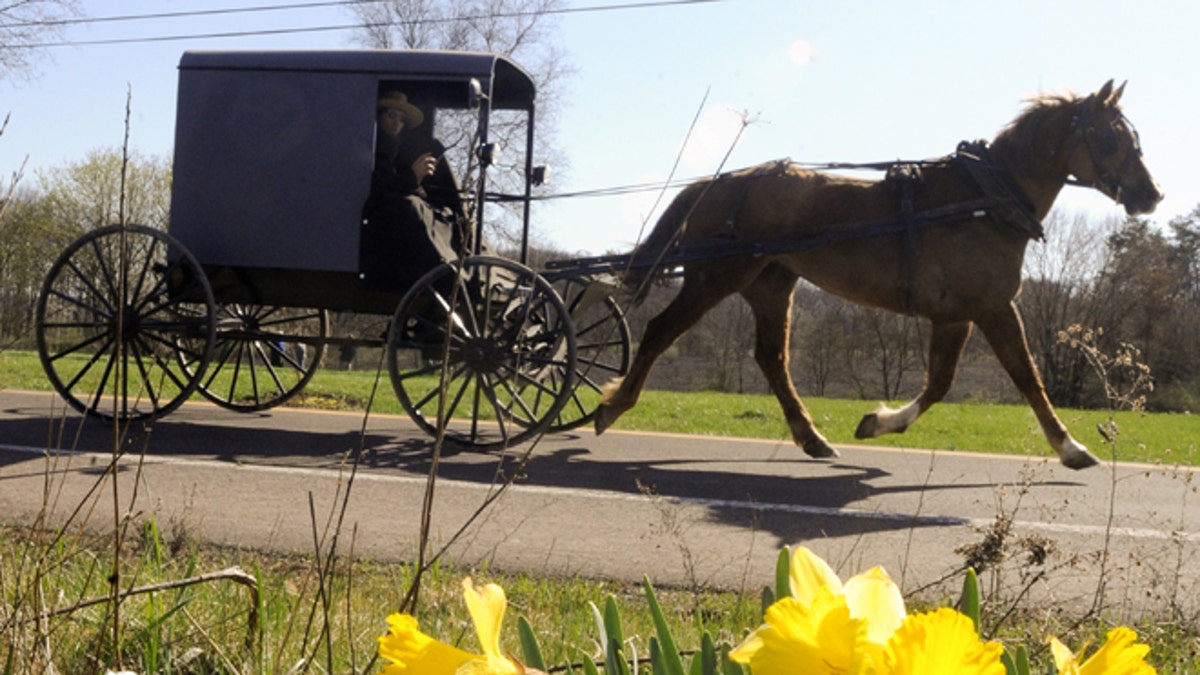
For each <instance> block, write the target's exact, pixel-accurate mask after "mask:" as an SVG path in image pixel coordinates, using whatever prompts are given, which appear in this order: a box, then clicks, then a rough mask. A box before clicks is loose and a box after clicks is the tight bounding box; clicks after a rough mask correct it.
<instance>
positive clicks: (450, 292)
mask: <svg viewBox="0 0 1200 675" xmlns="http://www.w3.org/2000/svg"><path fill="white" fill-rule="evenodd" d="M389 91H402V92H404V95H405V96H406V97H407V99H408V101H409V102H410V103H411V104H412V105H415V106H418V109H419V110H421V111H422V112H423V121H424V124H422V125H421V128H420V129H419V130H418V131H419V132H420V133H424V134H426V135H428V136H431V138H436V139H440V140H441V145H440V146H439V147H440V148H441V149H442V150H443V151H444V152H445V154H443V155H442V156H440V157H437V158H435V160H436V163H437V168H436V172H435V175H437V176H439V177H440V179H441V181H442V184H443V185H452V186H453V190H452V192H453V193H454V194H451V195H449V196H448V197H446V199H448V200H449V202H450V203H451V204H452V206H453V208H451V209H446V213H447V214H448V217H447V218H442V219H441V220H443V221H448V222H440V223H439V226H441V227H450V228H453V229H455V232H454V236H453V237H448V238H446V239H447V241H449V240H450V239H453V242H452V246H450V247H447V246H446V245H445V242H441V243H442V245H440V246H439V245H437V244H438V243H439V242H437V241H433V239H436V237H434V236H433V235H432V234H431V233H430V232H426V231H425V230H423V229H421V228H419V227H418V228H413V229H411V230H406V231H405V233H404V234H403V235H402V236H399V237H397V236H396V233H395V232H394V231H386V230H385V229H384V228H387V227H392V228H394V226H395V224H394V223H382V222H372V221H371V220H370V219H369V218H365V217H364V205H365V204H366V203H367V200H368V198H369V197H370V191H371V189H372V187H371V186H372V173H373V169H374V168H375V163H376V154H377V149H376V146H377V138H376V137H377V134H378V133H379V132H378V131H377V129H376V115H375V113H376V110H377V105H378V103H379V101H381V96H384V95H385V93H386V92H389ZM535 93H536V92H535V87H534V84H533V81H532V79H531V78H530V76H529V75H528V74H527V73H526V72H525V71H523V70H522V69H521V68H520V67H519V66H517V65H516V64H515V63H513V62H512V61H510V60H508V59H506V58H504V57H501V56H497V55H494V54H481V53H461V52H456V53H450V52H423V51H382V50H381V51H369V50H368V51H351V50H347V51H325V52H321V51H317V52H282V51H281V52H188V53H185V54H184V55H183V57H182V59H181V62H180V77H179V93H178V113H177V120H176V135H175V151H174V172H173V188H172V196H171V213H170V226H169V232H166V231H162V230H159V229H154V228H150V227H145V226H139V225H114V226H111V227H107V228H104V229H99V230H95V231H92V232H89V233H87V234H86V235H84V236H83V237H81V238H80V239H78V240H77V241H75V242H74V243H72V244H71V245H70V246H69V247H68V248H67V249H66V250H65V251H64V252H63V253H62V255H61V256H60V257H59V258H58V260H57V261H56V262H55V263H54V265H53V267H52V268H51V270H50V272H49V274H48V276H47V278H46V280H45V283H44V286H43V290H42V293H41V296H40V299H39V302H38V307H37V341H38V348H39V352H40V357H41V360H42V363H43V365H44V367H45V370H46V372H47V374H48V376H49V378H50V381H51V382H52V383H53V385H54V387H55V388H56V389H57V390H58V392H59V393H60V394H61V395H62V396H63V397H64V398H65V399H66V400H67V401H68V402H69V403H70V404H71V405H72V406H73V407H75V408H76V409H78V410H80V411H83V412H86V413H88V414H90V415H94V416H98V417H101V418H106V419H112V418H117V419H120V420H126V421H134V420H149V419H153V418H158V417H161V416H163V415H165V414H167V413H169V412H171V411H172V410H174V409H176V408H177V407H178V406H179V405H181V404H182V403H183V402H184V401H185V400H187V399H188V398H190V397H192V396H193V395H194V394H195V393H197V392H198V393H199V394H201V395H203V397H204V398H207V399H208V400H210V401H212V402H214V403H216V404H217V405H220V406H222V407H225V408H228V409H231V410H236V411H243V412H250V411H259V410H263V409H266V408H270V407H272V406H276V405H279V404H282V403H284V402H285V401H287V400H289V399H290V398H292V397H293V396H295V395H296V394H297V393H299V392H300V391H301V390H302V389H303V388H304V387H305V385H306V384H307V383H308V382H309V380H310V379H311V378H312V377H313V375H314V373H316V371H317V369H318V368H319V367H320V365H321V364H322V359H323V357H324V356H325V354H326V351H327V349H329V348H331V347H335V348H339V349H354V348H357V347H362V346H378V347H382V349H383V355H384V357H385V358H386V363H387V369H388V372H389V375H390V379H391V383H392V385H393V387H394V389H395V391H396V394H397V396H398V397H399V399H400V402H401V403H402V405H403V407H404V408H405V410H407V412H408V413H409V414H410V415H411V416H412V418H413V419H414V420H415V421H416V422H417V423H418V424H419V425H420V426H421V427H423V428H424V429H426V430H427V431H429V432H430V433H434V434H436V433H439V432H442V431H443V430H444V431H445V432H446V433H448V434H449V436H450V437H451V438H453V439H455V440H458V441H461V442H465V443H468V444H473V445H496V444H510V443H516V442H520V441H521V440H523V439H526V438H528V437H530V436H531V435H533V434H537V433H542V432H544V431H546V430H562V429H567V428H571V427H574V426H577V425H579V424H582V423H584V422H587V421H588V420H590V419H591V415H592V414H593V412H594V410H595V407H596V406H597V405H598V404H599V402H600V395H599V384H600V383H601V382H603V381H604V380H606V379H608V378H609V377H610V376H613V375H619V374H621V373H623V372H624V371H625V370H626V369H627V367H628V364H629V349H630V347H629V331H628V328H627V326H626V323H625V320H624V317H623V315H622V312H621V309H620V307H619V306H618V305H617V304H616V302H614V301H613V299H612V298H611V297H610V296H609V295H608V293H607V291H606V290H605V289H606V288H609V286H607V285H605V284H604V283H603V282H602V281H599V282H598V280H597V279H595V278H593V277H590V276H586V275H582V274H579V273H576V272H570V273H567V272H562V273H558V274H553V273H551V274H539V273H537V272H535V271H533V270H532V269H530V268H529V267H527V266H526V265H525V264H523V263H524V261H525V258H526V256H527V245H526V243H525V242H527V240H528V239H527V233H528V228H529V217H530V215H529V209H530V203H531V195H532V190H533V188H534V187H535V183H536V182H538V181H539V180H540V179H541V178H542V177H543V176H544V169H543V168H541V167H536V166H534V163H533V154H534V117H535V115H534V113H535V103H536V96H535ZM405 133H408V132H405ZM499 133H503V135H504V137H505V138H515V139H517V142H516V145H517V147H515V148H509V149H506V151H505V155H506V156H508V157H510V158H511V157H515V158H516V160H515V161H513V160H511V159H510V160H508V162H509V163H506V162H505V161H498V159H497V158H498V156H499V150H498V145H499V144H498V143H497V141H496V138H495V136H496V135H498V134H499ZM521 144H523V145H524V147H520V146H521ZM492 185H499V186H501V189H500V190H493V189H492V187H491V186H492ZM496 217H502V218H507V219H509V221H510V222H517V224H519V226H520V229H521V230H522V232H523V233H524V235H523V237H522V241H521V244H520V247H519V250H518V251H517V252H516V253H515V254H514V255H512V256H510V257H499V256H495V255H488V253H489V249H488V248H487V247H486V245H485V244H484V243H483V241H484V236H483V233H484V226H485V221H486V220H487V219H489V218H496ZM414 261H419V262H414ZM331 313H353V314H354V315H367V316H375V317H376V318H378V319H380V320H379V321H377V322H376V323H377V325H378V326H379V327H380V328H379V330H378V332H377V334H375V335H363V334H361V333H357V334H356V333H350V332H345V333H344V334H333V333H334V332H335V331H332V330H331V326H332V325H334V324H335V323H336V322H331V319H330V314H331ZM336 316H344V315H342V314H337V315H336ZM452 420H453V421H452Z"/></svg>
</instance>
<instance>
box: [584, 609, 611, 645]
mask: <svg viewBox="0 0 1200 675" xmlns="http://www.w3.org/2000/svg"><path fill="white" fill-rule="evenodd" d="M588 607H591V608H592V619H593V620H594V621H595V622H596V632H597V633H599V636H598V637H597V638H596V641H597V642H599V643H600V644H601V645H607V644H608V630H607V629H605V627H604V616H603V615H602V614H601V613H600V608H599V607H597V606H596V603H594V602H592V601H590V600H589V601H588Z"/></svg>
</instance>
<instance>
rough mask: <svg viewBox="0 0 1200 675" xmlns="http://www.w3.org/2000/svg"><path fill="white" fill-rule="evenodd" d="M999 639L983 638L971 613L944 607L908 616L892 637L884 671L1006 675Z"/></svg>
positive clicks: (884, 673)
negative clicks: (976, 629) (968, 614)
mask: <svg viewBox="0 0 1200 675" xmlns="http://www.w3.org/2000/svg"><path fill="white" fill-rule="evenodd" d="M1003 651H1004V648H1003V647H1002V646H1001V645H1000V643H999V642H986V643H985V642H982V641H981V640H980V639H979V635H978V634H977V633H976V632H975V624H974V623H973V622H972V621H971V618H970V617H968V616H967V615H965V614H963V613H961V612H958V611H955V610H953V609H950V608H948V607H943V608H941V609H938V610H936V611H933V612H926V613H924V614H915V615H913V616H910V617H908V618H907V619H905V620H904V623H903V624H901V625H900V627H899V628H898V629H896V632H895V633H894V634H893V635H892V636H891V639H889V640H888V644H887V650H886V651H885V653H884V657H883V661H882V663H883V667H882V668H880V669H879V671H878V672H879V673H880V674H881V675H1004V673H1005V670H1004V664H1003V662H1001V660H1000V656H1001V654H1002V653H1003Z"/></svg>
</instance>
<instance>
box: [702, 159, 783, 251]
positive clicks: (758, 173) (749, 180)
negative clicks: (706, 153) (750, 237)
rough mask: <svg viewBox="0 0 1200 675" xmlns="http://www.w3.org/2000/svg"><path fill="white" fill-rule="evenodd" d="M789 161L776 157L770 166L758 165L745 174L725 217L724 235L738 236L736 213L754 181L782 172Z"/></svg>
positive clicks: (724, 175)
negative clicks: (747, 174)
mask: <svg viewBox="0 0 1200 675" xmlns="http://www.w3.org/2000/svg"><path fill="white" fill-rule="evenodd" d="M790 163H791V160H787V159H778V160H775V163H774V164H772V165H771V166H759V167H758V168H756V169H755V170H754V172H753V173H751V174H750V175H749V176H746V180H744V181H742V191H741V192H739V193H738V196H737V199H736V200H735V201H734V202H733V208H731V209H729V215H728V216H726V217H725V230H726V231H725V232H724V233H723V234H724V235H725V236H728V237H738V236H739V233H738V231H737V230H738V227H737V226H738V215H739V214H740V213H741V211H742V206H744V205H745V204H746V197H747V196H748V195H749V194H750V188H751V187H752V186H753V184H754V181H755V180H756V179H758V178H765V177H767V176H774V175H777V174H779V173H782V172H783V171H785V170H786V169H787V167H788V165H789V164H790ZM730 175H732V174H723V175H721V176H720V177H719V178H725V177H727V176H730Z"/></svg>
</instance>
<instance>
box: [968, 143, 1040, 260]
mask: <svg viewBox="0 0 1200 675" xmlns="http://www.w3.org/2000/svg"><path fill="white" fill-rule="evenodd" d="M954 159H955V161H957V162H958V163H959V165H960V166H962V167H964V168H965V169H966V170H967V173H968V174H970V176H971V179H972V180H974V181H975V184H976V185H978V186H979V189H980V190H982V191H983V194H984V195H985V196H987V197H989V198H990V199H991V200H993V202H994V203H993V204H992V205H991V206H990V207H989V208H988V211H989V213H990V215H991V216H992V218H993V219H994V220H996V221H997V222H1001V223H1004V224H1006V225H1011V226H1012V227H1015V228H1017V229H1018V230H1020V231H1022V232H1024V233H1025V234H1027V235H1029V237H1030V238H1031V239H1036V240H1039V241H1040V240H1042V239H1044V238H1045V236H1046V230H1045V228H1043V227H1042V221H1041V220H1038V218H1037V217H1036V216H1035V215H1034V214H1033V204H1032V203H1030V201H1029V197H1027V196H1026V195H1025V193H1024V192H1022V191H1021V188H1020V186H1018V185H1017V183H1016V181H1014V180H1013V177H1012V173H1011V172H1010V171H1008V170H1007V169H1001V168H1000V167H998V166H996V164H995V163H993V162H992V159H991V150H990V149H989V147H988V142H987V141H983V140H979V141H974V142H968V141H963V142H961V143H959V144H958V149H957V150H956V151H955V153H954Z"/></svg>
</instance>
